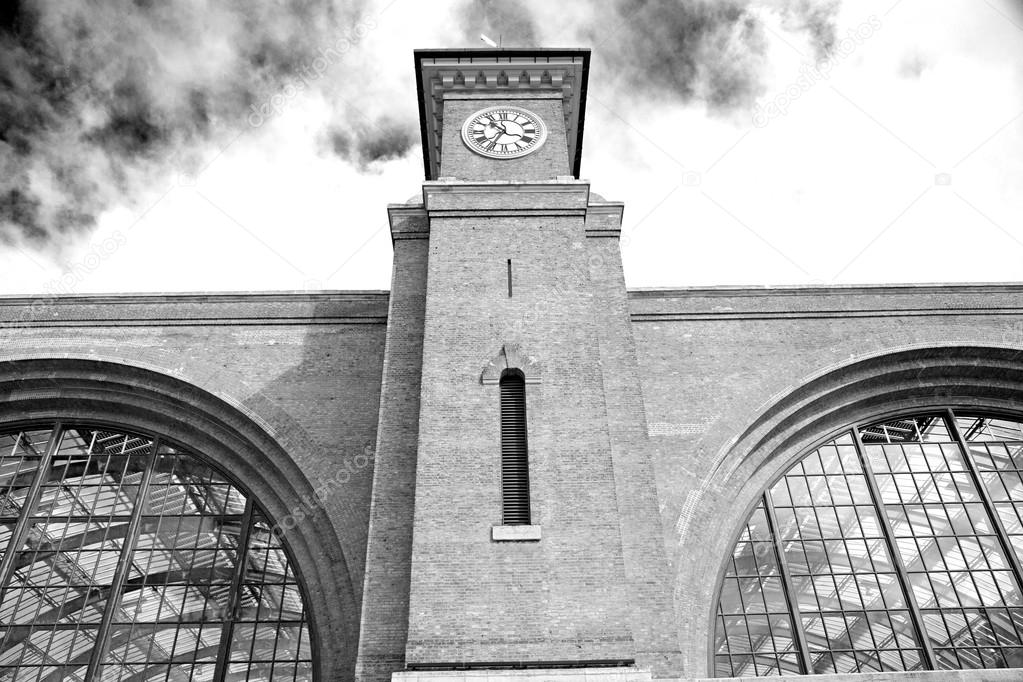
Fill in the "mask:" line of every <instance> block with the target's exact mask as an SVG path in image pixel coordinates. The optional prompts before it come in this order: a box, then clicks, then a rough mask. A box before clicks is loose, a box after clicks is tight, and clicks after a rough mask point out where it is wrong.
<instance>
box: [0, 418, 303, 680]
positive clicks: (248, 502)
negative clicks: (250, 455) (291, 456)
mask: <svg viewBox="0 0 1023 682" xmlns="http://www.w3.org/2000/svg"><path fill="white" fill-rule="evenodd" d="M2 428H3V429H4V431H5V432H7V433H11V432H14V431H28V430H33V429H40V430H42V429H44V428H48V429H51V432H50V435H49V438H48V440H47V444H46V447H45V449H44V451H43V454H42V455H41V457H40V460H39V462H40V463H39V466H38V468H37V469H36V471H35V472H34V475H33V479H32V482H31V483H30V484H29V489H28V490H27V492H26V498H25V503H24V504H23V506H22V509H21V510H20V511H19V514H18V520H17V522H16V524H15V527H14V529H13V530H12V534H11V538H10V540H9V542H8V544H7V547H6V548H5V551H4V552H3V555H2V556H0V600H2V598H3V596H4V593H5V592H6V590H7V588H8V587H9V583H10V580H11V578H12V577H13V575H14V571H15V569H16V560H15V559H16V557H17V555H18V554H19V553H20V552H21V551H22V550H21V548H22V547H24V544H25V537H26V534H27V532H28V529H29V527H30V525H31V523H32V518H33V516H34V514H33V510H34V509H35V508H36V507H37V506H38V502H39V497H40V494H41V490H42V486H43V484H44V483H45V479H47V478H48V476H49V474H50V468H51V466H50V465H51V464H52V461H53V458H54V456H55V454H56V453H57V452H58V450H59V448H60V445H61V443H62V442H63V441H64V437H65V434H66V433H67V432H68V430H69V428H76V429H80V428H85V429H97V430H106V431H111V432H113V433H117V434H121V435H127V436H135V437H141V438H145V439H147V440H149V441H150V445H149V453H148V455H146V456H145V457H146V460H145V466H144V468H143V469H142V478H141V479H140V482H139V484H138V489H137V490H136V493H135V504H134V507H133V508H132V511H131V514H130V516H129V517H128V529H127V531H126V533H125V537H124V539H123V544H122V546H121V549H120V554H119V556H120V560H119V562H118V566H117V568H116V569H115V573H114V576H113V577H112V580H111V586H110V591H109V596H108V597H107V600H106V604H105V605H104V611H103V616H102V618H101V620H100V623H99V624H98V627H97V629H96V633H97V634H96V642H95V644H94V647H93V649H92V651H91V652H90V654H89V657H88V662H87V664H86V662H85V661H84V660H83V661H82V662H76V663H72V662H71V661H61V662H56V659H54V660H55V663H54V664H53V666H55V667H56V668H57V672H61V671H65V670H68V669H81V668H82V667H86V670H85V674H84V679H85V680H86V682H91V681H93V680H98V679H99V677H100V676H101V675H102V672H103V671H102V667H103V665H104V659H105V658H106V656H107V654H108V652H109V646H110V637H111V632H112V625H113V620H114V617H115V615H116V611H117V609H118V608H119V604H120V602H121V599H122V598H123V595H124V588H125V586H126V583H127V579H128V574H129V572H130V568H131V561H130V558H131V556H132V554H133V551H134V549H135V546H136V544H137V542H138V540H139V537H140V531H141V526H142V516H144V514H143V510H144V507H145V505H144V504H143V501H144V500H145V499H146V497H147V495H148V492H149V489H150V483H151V481H152V477H153V474H154V472H155V471H156V468H157V461H158V457H159V454H160V449H161V447H163V446H170V447H173V448H175V449H176V450H180V452H179V453H177V454H176V455H175V456H179V457H189V458H194V459H195V460H196V461H198V462H201V463H203V464H204V465H206V466H208V467H210V468H211V469H212V470H213V471H215V472H216V473H217V474H218V475H219V476H222V477H223V478H224V480H225V481H227V482H228V484H229V485H231V486H232V487H234V488H235V489H237V490H238V492H239V493H241V494H242V495H244V497H245V509H244V511H243V513H242V514H241V519H242V520H241V524H242V525H241V529H240V532H239V538H238V543H239V544H238V561H237V564H236V565H235V566H234V573H233V575H232V582H231V587H230V589H231V593H230V598H231V602H230V606H229V613H228V614H227V615H226V616H225V620H224V622H223V624H222V626H221V639H220V641H219V647H220V649H219V650H218V652H217V654H218V655H217V659H216V662H215V663H214V665H215V668H214V676H213V680H214V681H218V680H223V679H225V675H226V673H227V667H228V665H229V663H230V661H229V660H228V659H229V653H230V650H231V642H230V635H231V633H232V632H233V629H234V625H235V624H236V623H235V621H236V620H237V617H236V616H237V613H236V611H237V607H238V605H239V603H240V590H241V586H242V577H243V575H244V571H245V567H246V565H247V555H248V551H249V547H248V544H249V542H248V541H249V536H250V531H251V527H252V525H253V523H254V520H255V517H256V514H257V513H258V514H259V515H260V517H261V518H262V519H264V520H265V521H266V522H267V523H272V519H271V518H270V517H269V516H268V515H267V514H266V513H265V512H264V511H263V510H262V509H261V508H260V506H259V503H258V502H257V501H256V500H255V497H254V496H253V494H252V493H251V492H250V491H249V489H248V487H247V486H245V485H243V484H241V483H240V482H238V481H236V480H235V479H234V477H233V476H231V475H230V474H229V473H228V472H226V471H224V470H223V469H221V468H220V467H219V466H218V465H217V464H216V463H215V462H210V461H209V460H207V459H206V458H205V457H203V456H202V455H201V454H198V453H196V452H195V451H193V449H192V448H189V447H187V446H183V445H180V444H178V443H175V442H174V441H172V440H171V439H169V438H165V437H163V436H161V435H154V434H151V433H148V432H147V431H145V430H139V429H135V428H132V427H131V425H130V424H125V423H122V422H113V421H106V420H84V421H81V422H79V421H67V420H61V419H48V420H45V419H44V420H29V421H16V422H11V423H8V424H4V425H3V427H2ZM170 516H175V515H170ZM204 516H205V515H204ZM60 518H62V519H69V520H74V519H76V518H78V517H77V516H75V515H65V516H63V517H60ZM81 518H82V520H86V519H89V520H92V519H93V517H92V515H91V514H90V515H88V516H83V517H81ZM161 518H167V517H161ZM280 549H281V551H282V552H283V553H284V556H285V558H286V566H287V567H289V568H290V570H291V573H292V575H293V580H292V581H288V580H285V582H283V583H281V587H282V588H286V587H288V586H289V585H292V584H293V585H295V586H296V587H297V589H298V592H299V595H300V598H301V600H302V619H301V620H300V621H294V620H291V619H285V618H282V617H281V615H282V614H281V613H278V616H277V618H276V619H274V620H267V621H266V623H268V624H271V623H276V624H277V625H281V624H285V623H286V624H290V625H294V624H301V625H304V627H305V630H306V631H307V633H308V638H309V644H308V646H309V650H310V662H311V672H312V679H313V680H314V682H315V681H317V680H319V679H320V677H319V668H320V666H319V655H320V652H319V646H318V641H319V640H318V636H317V630H316V627H315V623H314V622H313V620H312V619H311V618H310V617H309V615H308V614H309V609H308V608H307V606H306V599H307V591H306V589H305V584H304V580H303V578H302V575H301V567H300V566H299V565H298V564H297V562H296V561H295V559H294V556H293V555H292V553H291V550H290V549H289V548H288V546H287V544H286V543H284V542H280ZM282 594H283V593H282ZM280 611H283V608H282V609H280ZM186 625H187V624H186ZM225 632H227V633H228V639H227V640H225V639H223V637H224V633H225ZM278 643H279V640H275V644H274V651H275V655H276V650H277V645H278ZM299 647H301V644H299ZM299 650H300V649H299ZM221 659H223V661H222V660H221ZM170 662H172V661H167V663H170ZM279 662H280V663H281V664H288V665H294V666H295V674H296V675H297V671H298V669H299V666H300V665H303V664H304V663H305V661H304V660H300V659H299V658H297V657H296V659H294V660H291V659H288V660H284V659H282V660H280V661H279ZM211 663H212V662H211ZM52 676H53V674H52V673H51V675H50V676H49V677H52ZM49 677H48V678H47V679H49Z"/></svg>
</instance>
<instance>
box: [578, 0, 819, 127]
mask: <svg viewBox="0 0 1023 682" xmlns="http://www.w3.org/2000/svg"><path fill="white" fill-rule="evenodd" d="M613 7H614V12H615V13H616V14H617V18H616V20H615V21H614V22H612V23H611V24H610V25H608V24H607V22H602V25H601V26H599V27H598V26H594V27H592V30H591V32H590V39H591V42H592V43H593V44H595V45H598V46H599V49H598V50H596V51H595V52H596V57H597V58H599V59H600V64H601V66H602V67H603V68H605V69H608V70H610V71H611V72H612V73H613V74H615V75H618V76H621V77H623V79H624V80H626V81H627V82H628V83H630V84H633V88H635V89H638V90H641V91H643V92H644V94H645V95H646V96H647V97H657V98H665V99H672V98H674V99H680V100H682V101H689V100H694V99H696V100H701V101H704V102H706V103H707V104H708V106H709V107H710V108H711V109H712V110H714V111H718V112H727V111H731V110H735V109H745V108H748V107H749V106H751V105H752V104H753V102H754V101H755V99H756V98H757V97H759V96H761V95H763V94H764V89H765V86H764V80H763V75H764V69H765V67H766V60H767V48H768V33H767V26H766V24H765V21H766V20H767V19H769V18H771V17H775V18H776V19H777V21H778V22H779V23H780V24H781V26H783V27H784V28H785V29H787V30H790V31H797V32H801V33H804V34H805V35H806V36H807V38H808V40H809V42H810V43H811V45H812V46H813V49H814V52H815V54H816V55H817V57H818V58H821V57H822V56H824V55H826V54H827V53H828V51H830V50H831V49H832V47H833V46H834V44H835V39H836V37H835V31H836V29H835V24H834V21H835V15H836V13H837V11H838V1H837V0H775V1H774V2H754V1H751V0H686V1H684V2H683V1H682V0H617V1H616V2H615V3H614V5H613Z"/></svg>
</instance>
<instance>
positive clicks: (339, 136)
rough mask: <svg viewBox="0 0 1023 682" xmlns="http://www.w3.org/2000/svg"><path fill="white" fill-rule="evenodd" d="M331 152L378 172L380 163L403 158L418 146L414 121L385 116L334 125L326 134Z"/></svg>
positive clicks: (361, 166) (366, 169)
mask: <svg viewBox="0 0 1023 682" xmlns="http://www.w3.org/2000/svg"><path fill="white" fill-rule="evenodd" d="M324 140H325V141H326V143H327V144H328V145H329V147H330V150H331V151H332V152H333V153H335V154H337V155H338V156H341V157H343V158H346V159H350V160H351V161H352V162H353V163H354V164H355V165H356V166H357V167H358V169H359V170H360V171H362V172H377V171H379V170H380V168H379V166H377V165H374V164H376V163H377V162H382V161H391V160H394V159H399V158H401V157H403V156H404V155H405V154H407V153H408V151H409V150H410V149H411V148H412V147H413V146H415V145H417V144H419V130H418V128H417V127H416V126H415V123H414V121H410V120H402V119H397V118H392V117H384V118H381V119H378V120H370V119H363V120H362V121H356V122H355V123H352V122H351V121H346V122H344V123H338V124H335V125H333V126H331V129H330V130H329V131H327V132H326V134H325V135H324Z"/></svg>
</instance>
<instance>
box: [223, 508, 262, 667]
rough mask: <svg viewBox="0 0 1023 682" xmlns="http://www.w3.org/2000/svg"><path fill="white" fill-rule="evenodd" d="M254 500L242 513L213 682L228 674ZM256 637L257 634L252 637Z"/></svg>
mask: <svg viewBox="0 0 1023 682" xmlns="http://www.w3.org/2000/svg"><path fill="white" fill-rule="evenodd" d="M252 508H253V504H252V498H248V499H246V501H245V511H244V512H243V513H242V521H241V529H240V530H239V532H238V553H237V556H238V563H237V564H236V565H235V567H234V575H233V576H231V591H230V593H229V595H228V599H229V601H228V603H227V605H226V606H225V607H224V623H223V625H222V626H221V628H220V648H219V649H218V650H217V663H216V666H215V667H214V669H213V681H214V682H220V681H221V680H223V679H224V675H225V674H226V673H227V664H228V662H229V661H228V659H229V657H230V653H231V638H232V637H233V636H234V620H235V611H236V610H237V609H238V604H239V603H240V601H241V587H242V576H244V575H245V564H246V562H247V561H248V555H249V530H250V529H251V528H252V517H253V509H252ZM252 636H253V637H255V636H256V635H255V633H253V635H252Z"/></svg>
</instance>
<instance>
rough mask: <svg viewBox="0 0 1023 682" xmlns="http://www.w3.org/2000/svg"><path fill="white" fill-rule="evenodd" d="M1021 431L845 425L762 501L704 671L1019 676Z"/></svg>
mask: <svg viewBox="0 0 1023 682" xmlns="http://www.w3.org/2000/svg"><path fill="white" fill-rule="evenodd" d="M1021 471H1023V427H1021V424H1020V423H1019V422H1018V421H1015V420H1013V419H1007V418H1001V417H996V416H991V415H980V414H971V413H958V412H955V413H954V412H953V411H951V410H946V411H942V412H939V413H929V414H917V415H908V416H902V417H900V418H896V419H889V420H886V421H883V422H878V423H871V424H866V425H861V426H858V427H854V428H852V429H850V430H849V431H847V432H845V433H843V434H841V435H839V436H838V437H836V438H834V439H833V440H831V441H829V442H828V443H826V444H824V445H822V446H820V447H819V448H817V449H816V450H814V451H813V452H811V453H810V454H809V455H807V456H806V457H805V458H803V459H802V461H800V462H798V463H797V464H796V465H795V466H793V467H792V468H790V469H789V470H788V471H787V472H786V473H785V474H784V475H783V476H782V477H781V478H780V479H779V480H778V481H776V482H775V483H774V484H773V485H772V486H770V488H769V489H768V490H767V491H765V492H764V494H763V496H762V497H761V499H760V501H759V504H758V505H757V507H756V509H755V510H754V512H753V514H752V515H751V516H750V518H749V519H748V521H747V523H746V525H745V527H744V528H743V530H742V532H741V533H740V535H739V538H738V540H737V542H736V544H735V548H734V550H733V553H732V557H731V559H730V561H729V563H728V566H727V568H726V570H725V575H724V577H723V578H722V585H721V593H720V600H719V603H718V608H717V614H716V637H715V645H714V656H715V671H716V674H717V675H718V676H725V677H730V676H749V675H776V674H779V672H780V673H782V674H785V673H790V674H798V673H835V672H837V673H850V672H865V671H879V670H886V671H887V670H921V669H958V668H997V667H1023V591H1021V588H1020V585H1021V584H1023V573H1021V563H1020V560H1021V558H1023V522H1021V518H1023V479H1021V478H1020V474H1021Z"/></svg>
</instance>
